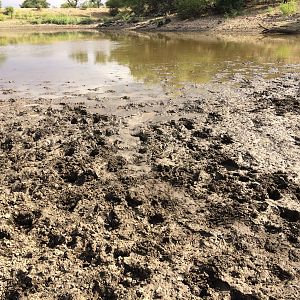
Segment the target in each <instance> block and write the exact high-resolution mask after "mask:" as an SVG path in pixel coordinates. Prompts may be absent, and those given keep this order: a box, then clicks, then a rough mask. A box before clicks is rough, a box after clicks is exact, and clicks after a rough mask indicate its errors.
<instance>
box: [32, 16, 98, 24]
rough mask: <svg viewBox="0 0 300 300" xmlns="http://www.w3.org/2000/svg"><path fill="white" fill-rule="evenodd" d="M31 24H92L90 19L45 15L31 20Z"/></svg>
mask: <svg viewBox="0 0 300 300" xmlns="http://www.w3.org/2000/svg"><path fill="white" fill-rule="evenodd" d="M29 22H30V23H31V24H56V25H84V24H92V23H93V20H92V19H91V18H90V17H74V16H67V15H43V16H38V17H33V18H31V19H30V20H29Z"/></svg>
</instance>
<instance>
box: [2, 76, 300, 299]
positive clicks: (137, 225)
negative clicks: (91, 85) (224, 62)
mask: <svg viewBox="0 0 300 300" xmlns="http://www.w3.org/2000/svg"><path fill="white" fill-rule="evenodd" d="M95 93H97V92H95ZM1 94H2V95H1V96H0V99H1V103H0V105H1V112H0V122H1V123H0V124H1V127H0V128H1V131H0V146H1V150H0V164H1V174H0V197H1V198H0V199H1V201H0V214H1V218H0V270H1V272H0V278H1V280H0V295H1V297H2V298H3V299H239V300H243V299H247V300H249V299H299V298H300V291H299V285H300V278H299V276H300V275H299V263H300V240H299V233H300V204H299V201H300V178H299V174H300V163H299V154H300V135H299V132H300V131H299V129H300V128H299V124H300V114H299V113H300V86H299V79H298V78H297V76H294V75H290V76H285V77H283V78H278V79H273V80H269V81H268V80H263V79H260V78H257V79H253V80H247V79H243V78H241V79H235V80H232V82H231V83H227V84H224V85H223V84H216V83H215V84H206V85H201V86H189V87H186V88H185V89H182V94H181V95H179V96H178V97H177V96H176V97H175V96H174V97H173V98H170V99H165V98H162V99H159V98H155V99H151V98H150V97H149V99H147V98H143V100H142V101H140V102H135V101H133V100H132V99H130V98H129V97H125V96H124V97H123V98H122V99H121V100H120V101H121V102H122V104H121V105H120V103H118V105H116V106H115V108H114V110H111V109H110V110H108V109H107V105H108V104H107V102H101V105H97V107H96V104H91V103H93V101H92V102H91V101H90V100H88V99H87V98H85V96H82V99H81V100H82V103H81V104H74V103H72V101H71V99H69V101H65V100H61V101H60V102H59V103H57V102H56V103H54V102H53V101H52V100H46V99H41V98H40V99H24V98H21V97H19V96H17V93H16V92H14V91H12V90H10V91H9V90H6V91H4V90H3V91H2V93H1ZM106 101H107V100H106ZM93 105H94V107H93ZM109 105H110V107H111V106H112V105H113V103H110V104H109ZM109 111H113V113H109ZM149 113H151V118H149V117H147V116H148V114H149Z"/></svg>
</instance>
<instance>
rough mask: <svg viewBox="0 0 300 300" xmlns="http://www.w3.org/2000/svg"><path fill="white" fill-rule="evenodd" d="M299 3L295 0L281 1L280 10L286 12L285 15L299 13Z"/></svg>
mask: <svg viewBox="0 0 300 300" xmlns="http://www.w3.org/2000/svg"><path fill="white" fill-rule="evenodd" d="M297 6H298V5H297V3H296V1H294V0H291V1H289V2H287V3H281V4H280V6H279V9H280V11H281V12H282V13H283V14H284V15H288V16H289V15H293V14H295V13H297V10H298V7H297Z"/></svg>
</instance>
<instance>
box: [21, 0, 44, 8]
mask: <svg viewBox="0 0 300 300" xmlns="http://www.w3.org/2000/svg"><path fill="white" fill-rule="evenodd" d="M49 6H50V4H49V3H48V2H47V1H46V0H25V1H24V2H23V3H22V5H21V8H48V7H49Z"/></svg>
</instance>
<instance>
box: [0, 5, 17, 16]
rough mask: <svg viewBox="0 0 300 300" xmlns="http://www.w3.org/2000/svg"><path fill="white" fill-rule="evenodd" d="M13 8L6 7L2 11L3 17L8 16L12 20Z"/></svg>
mask: <svg viewBox="0 0 300 300" xmlns="http://www.w3.org/2000/svg"><path fill="white" fill-rule="evenodd" d="M14 11H15V10H14V8H13V7H12V6H8V7H6V8H5V10H4V12H3V13H4V14H5V15H8V16H10V18H11V19H12V18H13V15H14Z"/></svg>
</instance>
